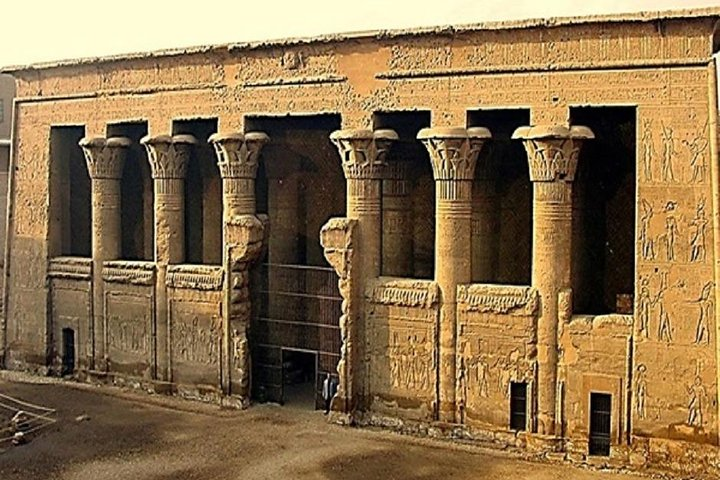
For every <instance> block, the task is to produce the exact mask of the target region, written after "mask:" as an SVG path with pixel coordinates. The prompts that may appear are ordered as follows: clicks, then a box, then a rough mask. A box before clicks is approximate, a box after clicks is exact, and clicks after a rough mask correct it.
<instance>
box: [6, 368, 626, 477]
mask: <svg viewBox="0 0 720 480" xmlns="http://www.w3.org/2000/svg"><path fill="white" fill-rule="evenodd" d="M39 382H42V383H39ZM44 382H45V381H43V380H29V377H17V376H10V377H8V375H7V374H3V375H2V376H0V393H4V394H6V395H12V396H14V397H20V398H22V399H24V400H26V401H30V402H35V403H40V404H42V405H46V406H50V407H53V408H56V409H57V410H58V419H59V421H58V422H57V423H56V424H54V425H53V426H50V427H48V428H47V429H46V430H44V431H43V432H42V433H41V434H40V435H39V436H37V437H36V438H34V439H33V440H32V442H31V443H29V444H27V445H23V446H20V447H11V446H9V445H8V444H7V443H4V444H2V445H0V479H2V480H16V479H17V480H19V479H23V480H25V479H33V480H45V479H48V480H49V479H53V480H77V479H91V480H105V479H113V480H116V479H130V480H146V479H147V480H163V479H168V480H169V479H173V480H185V479H213V480H230V479H233V480H235V479H243V480H256V479H257V480H259V479H272V480H281V479H293V480H295V479H298V480H306V479H308V480H309V479H342V480H375V479H381V480H385V479H387V480H406V479H407V480H431V479H433V480H434V479H458V480H465V479H467V480H470V479H472V480H496V479H502V480H509V479H537V480H557V479H558V478H562V479H572V480H618V479H628V478H637V477H635V476H628V475H622V474H619V473H603V472H595V471H589V470H584V469H580V468H575V467H572V466H565V465H553V464H545V463H529V462H525V461H523V460H520V459H517V458H513V457H511V456H508V455H504V454H501V453H495V452H488V451H486V450H481V449H477V448H469V447H457V446H452V445H449V444H448V443H447V442H442V441H434V440H427V439H415V438H411V437H404V436H400V435H396V434H392V433H388V432H377V431H370V430H360V429H352V428H344V427H339V426H335V425H328V424H327V423H325V421H324V417H323V415H322V413H320V412H310V411H307V410H298V409H293V408H291V407H290V406H286V407H278V406H256V407H253V408H251V409H249V410H247V411H244V412H237V411H226V410H225V411H220V410H218V409H217V407H214V406H209V405H202V404H197V403H194V402H188V401H183V400H179V399H170V398H165V397H158V396H149V395H144V394H137V393H129V392H123V391H120V390H118V389H109V388H105V387H103V388H99V387H90V386H68V385H62V384H58V383H55V382H52V383H44ZM81 414H87V415H89V416H90V420H88V421H82V422H78V421H76V417H78V416H79V415H81ZM2 449H5V450H4V451H2Z"/></svg>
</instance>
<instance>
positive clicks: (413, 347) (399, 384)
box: [389, 333, 430, 390]
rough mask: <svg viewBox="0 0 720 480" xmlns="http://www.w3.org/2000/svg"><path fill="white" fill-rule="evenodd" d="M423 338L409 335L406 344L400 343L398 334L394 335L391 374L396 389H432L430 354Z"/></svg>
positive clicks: (390, 362) (391, 349)
mask: <svg viewBox="0 0 720 480" xmlns="http://www.w3.org/2000/svg"><path fill="white" fill-rule="evenodd" d="M425 344H426V339H425V337H424V336H423V337H422V338H420V339H418V336H417V335H410V334H408V335H407V336H406V337H405V342H400V341H399V336H398V334H397V333H393V344H392V345H391V346H390V350H389V351H390V358H389V364H390V374H391V376H392V386H393V387H394V388H406V389H409V390H415V389H420V390H426V389H428V388H429V387H430V376H429V371H430V364H429V359H430V352H429V350H428V347H427V346H426V345H425Z"/></svg>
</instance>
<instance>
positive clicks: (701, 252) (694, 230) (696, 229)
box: [690, 198, 708, 262]
mask: <svg viewBox="0 0 720 480" xmlns="http://www.w3.org/2000/svg"><path fill="white" fill-rule="evenodd" d="M707 226H708V220H707V218H705V199H704V198H701V199H700V201H699V202H698V206H697V209H696V210H695V218H693V219H692V221H691V222H690V232H691V233H690V261H691V262H704V261H705V257H706V256H707V247H706V236H705V232H706V231H707Z"/></svg>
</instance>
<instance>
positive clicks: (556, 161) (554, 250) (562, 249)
mask: <svg viewBox="0 0 720 480" xmlns="http://www.w3.org/2000/svg"><path fill="white" fill-rule="evenodd" d="M513 138H519V139H522V140H523V142H524V145H525V150H526V151H527V154H528V163H529V166H530V180H531V181H532V182H533V191H534V198H533V218H534V221H533V253H532V285H533V287H535V288H537V290H538V291H539V292H540V297H541V302H540V305H541V309H540V316H539V318H538V327H537V350H538V386H537V395H538V397H537V405H538V412H537V425H538V427H537V429H538V433H542V434H546V435H554V434H555V432H556V430H557V429H556V425H555V423H556V418H555V414H556V411H557V405H556V390H557V362H558V351H557V342H558V339H557V336H558V322H559V320H558V315H559V314H560V311H559V308H558V294H559V293H560V292H561V291H565V290H567V289H570V288H571V286H572V285H571V266H572V253H571V252H572V182H573V180H574V179H575V172H576V169H577V161H578V154H579V151H580V146H581V143H582V140H584V139H590V138H593V134H592V132H591V131H590V130H589V129H587V128H586V127H572V129H568V128H567V127H561V126H551V127H523V128H519V129H518V130H516V131H515V133H514V134H513Z"/></svg>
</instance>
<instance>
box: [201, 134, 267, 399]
mask: <svg viewBox="0 0 720 480" xmlns="http://www.w3.org/2000/svg"><path fill="white" fill-rule="evenodd" d="M268 141H269V138H268V136H267V135H266V134H264V133H262V132H248V133H247V134H245V135H243V134H242V133H231V134H215V135H212V136H211V137H210V138H209V142H210V143H211V144H212V145H213V147H214V148H215V154H216V155H217V161H218V168H219V169H220V176H221V177H222V184H223V232H224V233H223V266H224V268H225V272H226V274H225V282H224V285H223V291H224V292H225V297H224V300H223V328H222V332H223V343H222V358H223V363H222V366H221V371H222V375H221V383H222V388H223V392H224V393H225V394H227V395H230V396H232V397H233V398H235V399H236V401H237V403H238V406H240V407H246V406H247V405H248V404H249V401H250V371H251V361H250V347H249V343H248V331H249V328H250V313H251V312H250V272H249V269H250V265H251V264H252V263H253V262H254V261H256V260H257V259H258V258H259V257H260V254H261V252H262V248H263V240H264V238H265V231H266V224H267V218H262V219H261V218H258V217H257V216H256V199H255V177H256V175H257V169H258V161H259V157H260V151H261V150H262V147H263V146H264V145H265V144H266V143H267V142H268Z"/></svg>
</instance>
